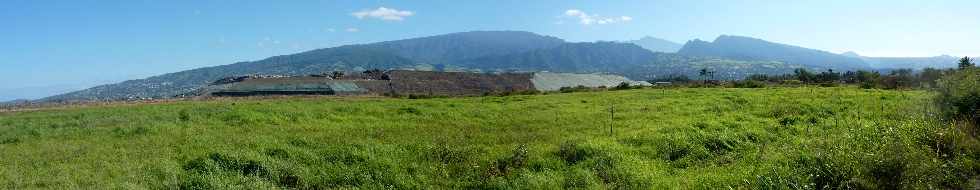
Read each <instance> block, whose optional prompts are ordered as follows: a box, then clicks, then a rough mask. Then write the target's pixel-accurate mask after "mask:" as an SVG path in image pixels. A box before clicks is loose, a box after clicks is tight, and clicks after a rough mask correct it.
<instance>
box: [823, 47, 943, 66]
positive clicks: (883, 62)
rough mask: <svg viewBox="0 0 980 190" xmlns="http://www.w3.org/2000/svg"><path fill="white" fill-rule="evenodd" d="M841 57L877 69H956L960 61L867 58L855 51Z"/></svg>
mask: <svg viewBox="0 0 980 190" xmlns="http://www.w3.org/2000/svg"><path fill="white" fill-rule="evenodd" d="M841 55H843V56H848V57H854V58H858V59H861V60H863V61H864V62H865V63H868V65H870V66H871V67H873V68H876V69H901V68H910V69H923V68H940V69H944V68H953V67H956V63H957V61H959V59H960V58H959V57H953V56H950V55H941V56H934V57H866V56H862V55H860V54H857V53H855V52H853V51H849V52H844V53H841Z"/></svg>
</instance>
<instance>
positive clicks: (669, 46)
mask: <svg viewBox="0 0 980 190" xmlns="http://www.w3.org/2000/svg"><path fill="white" fill-rule="evenodd" d="M627 43H632V44H636V45H638V46H640V47H643V48H644V49H647V50H650V51H653V52H663V53H676V52H677V50H680V49H681V47H683V45H681V44H678V43H675V42H672V41H668V40H664V39H660V38H655V37H650V36H645V37H643V38H640V39H638V40H632V41H628V42H627Z"/></svg>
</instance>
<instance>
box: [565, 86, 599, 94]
mask: <svg viewBox="0 0 980 190" xmlns="http://www.w3.org/2000/svg"><path fill="white" fill-rule="evenodd" d="M558 91H560V92H561V93H570V92H588V91H592V88H589V87H586V86H582V85H578V86H576V87H567V86H566V87H561V88H559V89H558Z"/></svg>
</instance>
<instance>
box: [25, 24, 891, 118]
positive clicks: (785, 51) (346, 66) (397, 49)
mask: <svg viewBox="0 0 980 190" xmlns="http://www.w3.org/2000/svg"><path fill="white" fill-rule="evenodd" d="M654 41H659V40H657V39H655V38H652V37H651V38H644V39H640V40H637V41H631V42H629V43H622V42H579V43H571V42H566V41H565V40H562V39H559V38H555V37H551V36H544V35H538V34H535V33H531V32H522V31H474V32H460V33H451V34H445V35H437V36H429V37H421V38H412V39H405V40H394V41H386V42H378V43H371V44H357V45H345V46H339V47H332V48H323V49H316V50H312V51H306V52H302V53H297V54H291V55H281V56H274V57H270V58H266V59H262V60H258V61H248V62H238V63H233V64H229V65H221V66H214V67H205V68H198V69H192V70H187V71H181V72H175V73H168V74H163V75H159V76H153V77H149V78H145V79H138V80H129V81H124V82H121V83H117V84H107V85H101V86H96V87H93V88H89V89H85V90H81V91H76V92H70V93H66V94H61V95H56V96H51V97H47V98H43V99H40V101H49V102H50V101H54V102H62V101H86V100H118V99H133V98H167V97H174V96H180V95H184V94H189V93H192V92H194V91H196V90H198V89H200V88H201V87H203V86H205V85H207V84H209V83H211V82H213V81H215V80H218V79H221V78H224V77H229V76H241V75H291V76H297V75H310V74H321V73H327V72H332V71H348V72H359V71H363V70H368V69H382V70H394V69H400V70H436V71H466V72H534V71H552V72H567V73H611V74H618V75H623V76H626V77H629V78H631V79H634V80H648V79H654V78H662V77H666V76H676V75H687V76H690V77H698V71H699V70H700V69H704V68H707V69H711V70H713V71H716V72H715V73H716V76H715V77H717V78H716V79H739V78H743V77H745V76H748V75H751V74H785V73H791V72H792V71H793V70H794V69H796V68H808V69H828V68H832V69H835V70H853V69H868V68H870V65H869V64H868V63H866V61H865V60H862V59H861V58H856V57H848V56H844V55H840V54H833V53H828V52H825V51H820V50H814V49H807V48H802V47H797V46H792V45H785V44H779V43H773V42H767V41H764V40H760V39H754V38H748V37H739V36H721V37H718V39H715V41H714V42H704V41H700V40H693V41H690V42H688V43H687V44H685V45H684V46H683V47H682V48H680V50H679V51H678V53H663V52H654V51H652V50H651V49H656V48H654V46H650V44H647V43H645V42H654ZM664 41H665V40H664ZM668 42H669V41H668ZM638 44H646V45H645V46H648V47H643V45H638ZM654 44H655V43H654ZM661 44H666V43H661ZM660 50H663V51H668V50H669V49H660ZM658 51H659V50H658ZM880 60H885V59H880ZM868 62H870V61H868Z"/></svg>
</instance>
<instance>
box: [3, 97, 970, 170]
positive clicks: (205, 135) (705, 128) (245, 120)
mask: <svg viewBox="0 0 980 190" xmlns="http://www.w3.org/2000/svg"><path fill="white" fill-rule="evenodd" d="M931 96H932V95H931V94H929V93H927V92H922V91H881V90H863V89H856V88H849V87H835V88H768V89H723V88H706V89H686V88H682V89H669V90H659V89H658V90H623V91H606V92H581V93H561V94H548V95H529V96H506V97H472V98H434V99H387V98H285V99H265V100H246V99H229V100H217V101H187V102H175V103H166V104H153V105H149V104H148V105H117V106H103V107H90V108H72V109H67V110H48V111H31V112H15V113H0V153H2V154H0V188H6V189H24V188H51V189H65V188H82V189H92V188H122V189H141V188H150V189H174V188H179V189H242V188H246V189H277V188H278V189H292V188H295V189H326V188H367V189H381V188H393V189H445V188H453V189H596V188H610V189H674V188H683V189H695V188H709V189H720V188H736V189H822V188H913V189H918V188H965V187H969V185H971V184H970V183H971V182H970V180H971V179H974V178H975V176H976V175H977V174H978V171H980V163H978V158H980V150H978V145H977V141H976V140H975V137H973V136H971V135H970V134H966V133H963V132H961V131H959V130H957V129H956V128H954V127H951V126H950V124H947V123H940V122H939V121H938V120H937V119H935V118H934V117H937V116H936V114H938V111H937V110H935V109H934V108H932V107H930V106H927V105H929V102H930V98H931ZM610 109H612V110H613V111H612V112H611V111H610ZM610 129H611V130H610ZM610 131H611V133H610Z"/></svg>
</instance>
